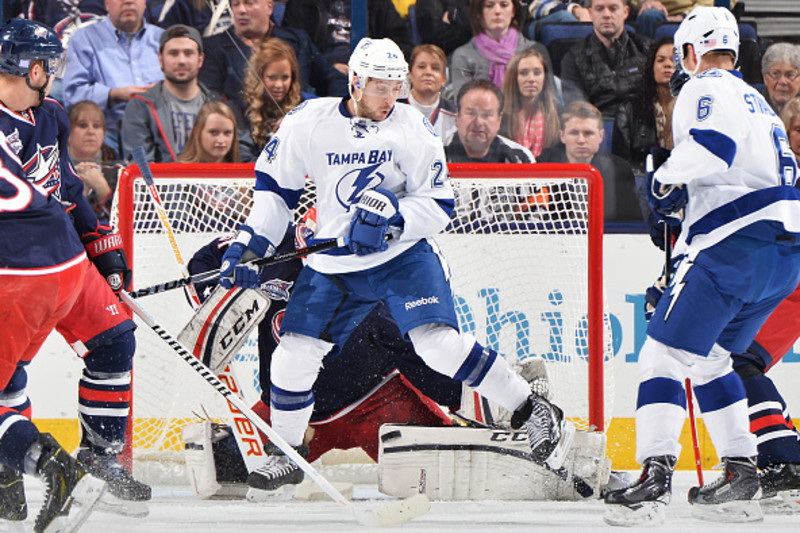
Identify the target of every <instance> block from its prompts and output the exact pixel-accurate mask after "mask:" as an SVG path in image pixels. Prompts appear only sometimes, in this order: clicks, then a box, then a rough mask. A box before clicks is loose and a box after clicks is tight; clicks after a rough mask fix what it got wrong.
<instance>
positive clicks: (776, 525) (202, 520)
mask: <svg viewBox="0 0 800 533" xmlns="http://www.w3.org/2000/svg"><path fill="white" fill-rule="evenodd" d="M637 474H638V473H637ZM717 475H718V473H717V472H708V473H706V476H705V479H706V481H707V482H708V480H713V479H716V477H717ZM696 481H697V479H696V475H695V474H694V473H692V472H678V473H677V474H676V478H675V483H674V492H673V501H672V503H671V504H670V506H669V507H668V508H667V520H668V521H667V523H666V524H664V525H662V526H659V527H656V528H653V527H640V528H614V527H611V526H608V525H606V524H605V523H603V519H602V517H603V513H604V505H603V504H602V503H601V502H600V501H599V500H591V501H585V502H521V501H481V502H432V504H431V510H430V512H429V513H427V514H426V515H423V516H421V517H419V518H417V519H415V520H413V521H411V522H408V523H406V524H403V525H400V526H394V527H389V528H380V529H378V528H368V527H364V526H361V525H360V524H358V523H357V522H356V521H355V520H354V518H353V517H352V515H351V514H350V513H349V512H348V511H347V510H346V509H344V508H342V507H340V506H339V505H337V504H335V503H332V502H325V501H283V502H268V503H259V504H255V503H250V502H247V501H242V500H239V501H230V500H227V501H221V500H214V501H200V500H198V499H196V498H195V497H194V495H193V494H192V493H191V492H190V491H189V490H186V489H170V488H161V487H157V488H155V489H154V494H153V500H152V501H151V502H149V506H150V514H149V516H147V517H146V518H126V517H121V516H118V515H113V514H108V513H101V512H95V513H93V514H92V515H91V516H90V517H89V519H88V520H87V522H86V523H85V524H84V526H83V528H81V531H82V532H86V533H94V532H97V533H101V532H102V533H127V532H147V533H160V532H165V533H167V532H169V533H177V532H188V533H227V532H232V533H245V532H251V531H252V532H256V531H258V532H265V531H274V532H303V533H324V532H328V531H336V532H338V531H347V532H357V531H375V530H380V531H402V532H404V533H421V532H449V531H458V532H461V533H466V532H475V533H477V532H481V533H488V532H495V531H501V532H503V533H505V532H509V531H526V532H529V533H530V532H541V531H574V532H593V531H605V532H610V531H615V530H617V531H620V532H624V531H675V532H681V533H686V532H689V533H697V532H705V531H727V532H738V531H741V532H744V531H748V532H751V533H752V532H759V533H760V532H781V533H790V532H794V531H800V514H794V515H786V514H766V515H765V518H764V521H763V522H760V523H751V524H729V523H712V522H707V521H702V520H699V519H696V518H694V517H692V516H691V507H690V505H689V504H688V503H687V502H686V493H687V491H688V489H689V487H691V486H692V485H693V484H696ZM27 487H28V489H27V490H28V495H29V496H28V501H29V505H30V510H29V515H30V516H29V517H28V520H26V522H25V524H24V528H25V529H24V530H25V531H32V527H33V517H34V516H35V513H36V512H38V509H39V506H40V505H41V501H42V495H41V490H40V488H39V486H38V485H37V483H35V482H31V483H27ZM376 497H378V498H380V497H381V496H380V493H378V492H377V489H376V488H375V486H357V487H356V489H355V491H354V499H355V500H356V501H355V504H354V505H356V506H358V507H360V508H369V507H370V506H378V505H381V504H386V503H388V501H391V500H375V499H368V500H364V498H376ZM8 530H9V529H8V523H3V524H2V525H0V531H8ZM12 531H16V530H12Z"/></svg>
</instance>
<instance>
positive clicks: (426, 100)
mask: <svg viewBox="0 0 800 533" xmlns="http://www.w3.org/2000/svg"><path fill="white" fill-rule="evenodd" d="M446 69H447V56H445V54H444V51H443V50H442V49H441V48H439V47H438V46H436V45H435V44H421V45H419V46H416V47H415V48H414V50H413V51H412V52H411V68H410V69H409V71H408V78H409V80H410V82H411V94H410V95H409V97H408V98H403V99H402V100H398V102H402V103H406V104H409V105H411V107H413V108H414V109H416V110H417V111H419V112H420V113H422V114H423V115H425V117H426V118H427V119H428V121H429V122H430V123H431V125H432V126H433V129H434V130H436V133H438V134H439V137H441V138H442V142H443V143H444V144H445V145H446V144H448V143H449V142H450V138H451V137H452V136H453V133H454V132H455V131H456V106H455V104H454V103H453V102H451V101H450V100H447V99H446V98H444V96H442V89H443V88H444V84H445V83H446V82H447V74H446Z"/></svg>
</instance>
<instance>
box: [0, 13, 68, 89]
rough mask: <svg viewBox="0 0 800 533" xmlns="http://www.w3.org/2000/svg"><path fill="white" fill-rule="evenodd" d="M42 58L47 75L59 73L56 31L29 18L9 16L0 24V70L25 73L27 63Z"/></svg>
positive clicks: (59, 49)
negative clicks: (7, 19)
mask: <svg viewBox="0 0 800 533" xmlns="http://www.w3.org/2000/svg"><path fill="white" fill-rule="evenodd" d="M35 60H42V61H44V65H45V69H46V70H47V73H48V74H49V75H50V76H59V75H60V74H61V72H60V71H61V70H63V65H64V47H63V46H62V45H61V39H59V38H58V34H56V32H54V31H53V30H52V29H50V28H49V27H47V26H45V25H44V24H41V23H39V22H36V21H33V20H25V19H18V18H14V19H10V20H9V21H8V22H6V24H5V25H4V26H3V27H2V28H0V72H4V73H6V74H12V75H14V76H20V77H27V76H28V72H29V70H30V66H31V63H32V62H33V61H35Z"/></svg>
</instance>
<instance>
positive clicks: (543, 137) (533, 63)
mask: <svg viewBox="0 0 800 533" xmlns="http://www.w3.org/2000/svg"><path fill="white" fill-rule="evenodd" d="M546 53H547V52H546V51H544V52H543V51H542V50H540V49H539V48H538V47H533V48H528V49H527V50H524V51H522V52H520V53H518V54H516V55H515V56H514V57H513V58H512V59H511V62H510V63H509V64H508V70H507V71H506V77H505V80H504V81H503V95H504V96H505V108H504V109H503V127H502V130H501V131H502V132H503V134H504V135H506V136H507V137H509V138H511V139H513V140H514V141H516V142H518V143H519V144H521V145H522V146H524V147H525V148H527V149H529V150H530V151H531V153H533V155H534V157H539V155H540V154H541V153H542V150H543V149H544V148H549V147H551V146H553V145H555V144H557V143H558V141H559V135H558V132H559V128H560V126H559V119H558V107H557V105H556V94H555V93H556V90H555V84H554V82H553V69H552V68H551V65H550V60H549V57H548V56H546V55H545V54H546Z"/></svg>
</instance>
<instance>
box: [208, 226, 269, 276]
mask: <svg viewBox="0 0 800 533" xmlns="http://www.w3.org/2000/svg"><path fill="white" fill-rule="evenodd" d="M273 253H275V247H274V246H273V245H272V243H270V242H269V240H268V239H267V238H266V237H263V236H261V235H257V234H256V233H255V231H254V230H253V228H251V227H250V226H247V225H244V224H243V225H242V226H240V227H239V233H238V234H237V235H236V238H235V239H234V242H233V243H232V244H231V245H230V246H228V249H227V250H226V251H225V254H224V255H223V256H222V264H221V265H220V268H219V284H220V285H222V286H223V287H224V288H226V289H232V288H233V286H234V285H235V286H237V287H244V288H246V289H255V288H256V287H258V282H259V280H258V277H259V276H258V273H259V269H258V268H257V267H255V266H253V265H246V264H240V263H241V262H242V261H250V260H253V259H260V258H262V257H269V256H270V255H272V254H273Z"/></svg>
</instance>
